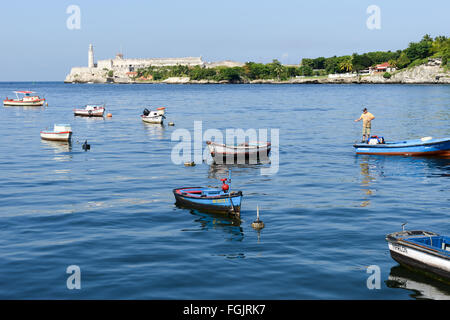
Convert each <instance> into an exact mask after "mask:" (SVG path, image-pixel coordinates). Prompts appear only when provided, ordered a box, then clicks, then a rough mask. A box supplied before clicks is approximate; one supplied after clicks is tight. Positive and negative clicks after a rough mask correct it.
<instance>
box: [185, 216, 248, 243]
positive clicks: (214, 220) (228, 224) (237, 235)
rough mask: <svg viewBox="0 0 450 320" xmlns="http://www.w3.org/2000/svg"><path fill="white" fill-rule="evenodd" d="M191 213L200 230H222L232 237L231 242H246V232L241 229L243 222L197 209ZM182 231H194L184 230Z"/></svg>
mask: <svg viewBox="0 0 450 320" xmlns="http://www.w3.org/2000/svg"><path fill="white" fill-rule="evenodd" d="M190 213H191V214H192V215H193V216H194V218H195V219H194V221H195V222H197V223H198V224H199V225H200V230H202V231H210V230H221V231H223V232H225V233H227V234H229V235H230V240H231V241H242V240H244V230H243V229H242V227H241V221H240V220H238V219H232V218H229V217H227V216H226V215H221V214H214V213H206V212H201V211H198V210H195V209H190ZM182 231H192V230H190V229H184V230H182Z"/></svg>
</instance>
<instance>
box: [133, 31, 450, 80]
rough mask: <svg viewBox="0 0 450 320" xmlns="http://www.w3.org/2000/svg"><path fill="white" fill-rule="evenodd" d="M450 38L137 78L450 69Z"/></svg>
mask: <svg viewBox="0 0 450 320" xmlns="http://www.w3.org/2000/svg"><path fill="white" fill-rule="evenodd" d="M449 57H450V38H447V37H445V36H437V37H435V38H434V39H433V38H432V37H430V36H429V35H425V36H424V37H423V38H422V40H420V41H419V42H411V43H409V45H408V47H407V48H406V49H404V50H397V51H374V52H368V53H363V54H357V53H353V54H352V55H345V56H339V57H337V56H333V57H329V58H325V57H318V58H315V59H310V58H303V59H302V61H301V64H300V65H299V66H285V65H282V64H281V63H280V61H278V60H276V59H275V60H273V61H272V62H271V63H266V64H263V63H256V62H247V63H245V64H244V65H243V66H242V67H225V66H219V67H214V68H205V67H201V66H194V67H189V66H185V65H176V66H167V67H154V66H149V67H147V68H143V69H138V70H137V75H136V77H135V78H136V79H149V78H151V79H152V80H156V81H158V80H164V79H167V78H169V77H189V78H190V79H191V80H213V81H229V82H242V81H251V80H269V79H277V80H280V81H283V80H288V79H290V78H293V77H296V76H306V77H308V76H326V75H328V74H333V73H347V72H357V73H359V72H360V71H362V70H365V69H368V68H369V67H372V66H375V65H377V64H380V63H384V62H388V63H389V64H390V65H391V66H392V67H395V68H396V69H404V68H408V67H414V66H417V65H421V64H423V63H425V62H427V60H428V59H429V58H441V59H442V66H443V67H444V68H445V69H446V70H448V67H449V62H450V61H449Z"/></svg>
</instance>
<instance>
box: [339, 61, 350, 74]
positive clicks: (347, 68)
mask: <svg viewBox="0 0 450 320" xmlns="http://www.w3.org/2000/svg"><path fill="white" fill-rule="evenodd" d="M339 69H340V70H341V71H344V72H350V71H352V70H353V64H352V60H351V59H345V60H343V61H341V62H340V63H339Z"/></svg>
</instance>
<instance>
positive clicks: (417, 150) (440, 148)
mask: <svg viewBox="0 0 450 320" xmlns="http://www.w3.org/2000/svg"><path fill="white" fill-rule="evenodd" d="M353 147H354V148H355V150H356V154H372V155H373V154H375V155H403V156H432V155H438V156H450V138H441V139H433V138H432V137H425V138H421V139H416V140H405V141H396V142H384V139H380V138H378V137H371V138H370V139H369V142H368V143H358V144H355V145H353Z"/></svg>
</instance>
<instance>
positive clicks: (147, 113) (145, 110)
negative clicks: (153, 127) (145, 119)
mask: <svg viewBox="0 0 450 320" xmlns="http://www.w3.org/2000/svg"><path fill="white" fill-rule="evenodd" d="M142 113H143V114H144V116H148V115H149V114H150V110H148V109H147V108H145V109H144V111H143V112H142Z"/></svg>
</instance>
